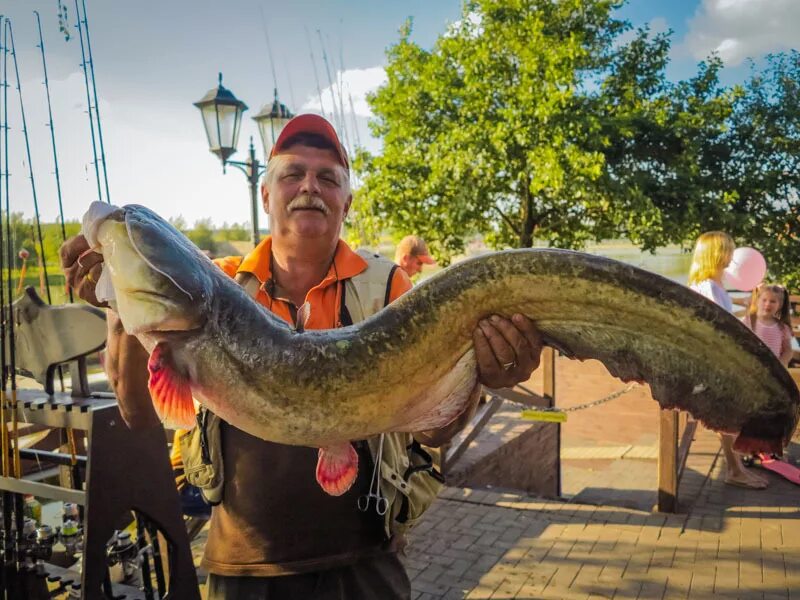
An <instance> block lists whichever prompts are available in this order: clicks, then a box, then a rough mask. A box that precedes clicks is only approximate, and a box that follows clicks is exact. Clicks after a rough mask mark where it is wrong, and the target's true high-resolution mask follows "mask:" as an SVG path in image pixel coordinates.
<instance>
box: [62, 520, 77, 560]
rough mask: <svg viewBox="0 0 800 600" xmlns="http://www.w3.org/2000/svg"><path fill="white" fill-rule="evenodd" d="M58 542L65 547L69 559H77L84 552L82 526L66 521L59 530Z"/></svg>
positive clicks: (75, 522)
mask: <svg viewBox="0 0 800 600" xmlns="http://www.w3.org/2000/svg"><path fill="white" fill-rule="evenodd" d="M57 529H58V528H57ZM58 541H59V542H61V544H62V545H63V546H64V551H65V553H66V556H67V558H69V559H74V558H76V557H77V555H78V554H80V553H81V552H83V529H82V528H81V527H80V524H79V523H78V522H77V521H73V520H72V519H67V520H66V521H64V524H63V525H61V528H60V530H58Z"/></svg>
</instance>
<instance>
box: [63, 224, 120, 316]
mask: <svg viewBox="0 0 800 600" xmlns="http://www.w3.org/2000/svg"><path fill="white" fill-rule="evenodd" d="M58 254H59V256H60V257H61V268H62V270H63V271H64V276H65V277H66V279H67V285H68V286H69V287H71V288H72V289H73V290H75V293H76V294H78V297H79V298H82V299H83V300H85V301H86V302H88V303H89V304H94V305H95V306H103V307H105V306H108V304H107V303H105V302H98V300H97V296H96V295H95V291H94V288H95V286H96V285H97V279H98V277H100V273H101V271H102V270H103V265H102V263H103V255H102V254H98V253H97V252H91V251H90V249H89V244H88V243H87V242H86V238H85V237H83V236H82V235H77V236H75V237H72V238H70V239H68V240H67V241H66V242H64V243H63V244H62V245H61V248H59V249H58Z"/></svg>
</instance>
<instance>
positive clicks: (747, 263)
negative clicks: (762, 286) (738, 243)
mask: <svg viewBox="0 0 800 600" xmlns="http://www.w3.org/2000/svg"><path fill="white" fill-rule="evenodd" d="M766 274H767V261H765V260H764V257H763V256H762V255H761V253H760V252H759V251H758V250H756V249H755V248H746V247H745V248H737V249H736V250H734V251H733V259H731V264H729V265H728V268H726V269H725V283H727V284H728V287H731V288H733V289H736V290H741V291H742V292H749V291H750V290H752V289H754V288H755V287H756V286H757V285H758V284H759V283H761V282H762V281H764V276H765V275H766Z"/></svg>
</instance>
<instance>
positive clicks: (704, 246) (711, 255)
mask: <svg viewBox="0 0 800 600" xmlns="http://www.w3.org/2000/svg"><path fill="white" fill-rule="evenodd" d="M734 250H735V245H734V243H733V239H732V238H731V236H729V235H728V234H727V233H723V232H722V231H708V232H706V233H704V234H703V235H701V236H700V237H699V238H697V242H696V243H695V246H694V255H693V256H692V266H691V267H690V268H689V287H691V288H692V289H693V290H694V291H695V292H698V293H700V294H702V295H703V296H705V297H706V298H708V299H709V300H711V301H713V302H714V303H716V304H719V305H720V306H721V307H722V308H724V309H725V310H727V311H728V312H733V301H732V300H731V297H730V295H729V294H728V292H726V291H725V288H724V287H722V273H723V271H725V267H727V266H728V264H729V263H730V262H731V259H732V258H733V251H734Z"/></svg>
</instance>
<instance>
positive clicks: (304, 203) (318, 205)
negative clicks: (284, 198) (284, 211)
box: [287, 194, 331, 215]
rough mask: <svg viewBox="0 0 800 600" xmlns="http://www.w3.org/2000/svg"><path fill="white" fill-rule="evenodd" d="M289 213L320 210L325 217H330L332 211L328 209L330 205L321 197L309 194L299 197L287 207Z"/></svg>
mask: <svg viewBox="0 0 800 600" xmlns="http://www.w3.org/2000/svg"><path fill="white" fill-rule="evenodd" d="M287 208H288V210H289V212H292V211H294V210H298V209H309V208H310V209H314V210H319V211H321V212H322V213H323V214H325V215H329V214H330V212H331V209H330V208H328V205H327V204H325V202H323V201H322V198H320V197H319V196H311V195H309V194H303V195H301V196H297V197H296V198H294V199H293V200H292V201H291V202H289V205H288V206H287Z"/></svg>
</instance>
